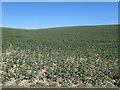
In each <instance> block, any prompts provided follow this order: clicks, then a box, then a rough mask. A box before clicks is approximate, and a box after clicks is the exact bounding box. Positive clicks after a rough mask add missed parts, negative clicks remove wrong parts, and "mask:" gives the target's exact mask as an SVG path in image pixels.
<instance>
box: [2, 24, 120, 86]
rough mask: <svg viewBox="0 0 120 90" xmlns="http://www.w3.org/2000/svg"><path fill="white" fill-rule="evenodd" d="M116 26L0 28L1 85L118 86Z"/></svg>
mask: <svg viewBox="0 0 120 90" xmlns="http://www.w3.org/2000/svg"><path fill="white" fill-rule="evenodd" d="M117 34H118V26H117V25H108V26H88V27H79V26H78V27H76V26H75V27H63V28H51V29H43V30H42V29H41V30H22V29H21V30H18V29H10V28H3V29H2V35H3V36H2V37H3V38H2V40H3V42H2V56H3V58H2V60H1V65H2V70H1V71H0V73H1V74H2V77H1V80H2V83H3V85H4V86H20V87H21V86H25V87H117V85H118V83H119V75H118V71H119V70H118V39H117V38H118V36H117Z"/></svg>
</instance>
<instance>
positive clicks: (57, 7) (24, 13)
mask: <svg viewBox="0 0 120 90" xmlns="http://www.w3.org/2000/svg"><path fill="white" fill-rule="evenodd" d="M117 19H118V3H117V2H111V3H110V2H4V3H2V26H3V27H12V28H50V27H63V26H83V25H105V24H117V23H118V20H117Z"/></svg>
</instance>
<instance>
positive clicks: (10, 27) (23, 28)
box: [0, 23, 120, 30]
mask: <svg viewBox="0 0 120 90" xmlns="http://www.w3.org/2000/svg"><path fill="white" fill-rule="evenodd" d="M109 25H120V24H119V23H117V24H98V25H70V26H69V25H68V26H55V27H45V28H20V27H9V26H0V28H11V29H26V30H27V29H50V28H64V27H76V26H79V27H89V26H109Z"/></svg>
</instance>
